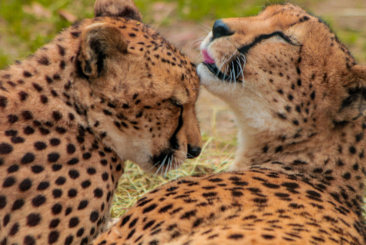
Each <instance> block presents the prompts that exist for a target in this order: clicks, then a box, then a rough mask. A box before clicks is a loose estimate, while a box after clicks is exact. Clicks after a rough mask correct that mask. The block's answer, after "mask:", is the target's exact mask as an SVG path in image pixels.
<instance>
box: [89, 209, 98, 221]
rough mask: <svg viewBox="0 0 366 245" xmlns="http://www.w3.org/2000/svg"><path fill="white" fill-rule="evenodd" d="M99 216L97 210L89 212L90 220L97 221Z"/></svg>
mask: <svg viewBox="0 0 366 245" xmlns="http://www.w3.org/2000/svg"><path fill="white" fill-rule="evenodd" d="M98 218H99V212H98V211H93V212H92V213H91V214H90V221H91V222H93V223H94V222H95V221H97V220H98Z"/></svg>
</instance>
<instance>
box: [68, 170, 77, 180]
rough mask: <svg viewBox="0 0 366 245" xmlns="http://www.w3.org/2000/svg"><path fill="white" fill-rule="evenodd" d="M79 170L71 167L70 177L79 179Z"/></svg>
mask: <svg viewBox="0 0 366 245" xmlns="http://www.w3.org/2000/svg"><path fill="white" fill-rule="evenodd" d="M79 175H80V174H79V171H77V170H75V169H71V170H70V171H69V176H70V178H72V179H77V178H78V177H79Z"/></svg>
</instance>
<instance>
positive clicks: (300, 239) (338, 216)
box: [94, 4, 366, 245]
mask: <svg viewBox="0 0 366 245" xmlns="http://www.w3.org/2000/svg"><path fill="white" fill-rule="evenodd" d="M201 50H202V55H203V59H204V62H203V63H202V64H199V66H198V74H199V77H200V79H201V83H202V84H203V85H204V86H205V87H206V88H207V89H208V90H209V91H210V92H211V93H213V94H215V95H217V96H218V97H220V98H221V99H223V100H224V101H226V102H227V103H228V104H229V105H230V107H231V108H232V110H233V111H234V113H235V115H236V118H237V123H238V127H239V131H240V132H239V142H240V145H239V147H238V151H237V154H236V158H235V161H234V162H233V164H232V165H231V168H230V171H229V172H226V173H220V174H216V175H206V176H198V177H187V178H181V179H178V180H175V181H172V182H170V183H168V184H166V185H164V186H161V187H159V188H157V189H156V190H153V191H152V192H150V193H149V194H147V195H146V196H144V197H143V198H142V199H140V200H139V201H138V202H137V204H136V205H135V206H134V207H132V208H131V209H130V210H129V211H128V212H127V213H126V214H125V215H124V216H123V217H122V218H121V220H120V221H119V222H118V223H117V224H116V225H115V226H114V227H112V229H111V230H109V231H108V232H106V233H104V234H102V235H101V236H99V237H98V238H97V239H96V240H95V242H94V244H98V245H99V244H126V245H127V244H139V245H140V244H141V245H145V244H169V245H178V244H179V245H182V244H185V245H206V244H207V245H208V244H210V245H213V244H218V245H221V244H225V245H228V244H230V245H231V244H241V245H242V244H248V245H249V244H251V245H254V244H258V245H259V244H260V245H280V244H281V245H284V244H293V245H310V244H312V245H316V244H319V245H320V244H328V245H331V244H332V245H340V244H348V245H349V244H352V245H361V244H366V228H365V227H366V226H365V219H364V218H363V214H362V207H363V205H364V203H363V200H362V199H363V195H364V192H365V185H364V183H365V175H366V159H365V147H366V137H365V129H366V120H365V108H366V107H365V106H366V100H365V99H366V92H365V91H366V90H365V85H366V67H364V66H360V65H358V64H356V63H355V60H354V59H353V57H352V56H351V54H350V53H349V51H348V50H347V49H346V48H345V46H344V45H343V44H341V43H340V41H339V40H338V39H337V38H336V36H335V35H334V34H333V33H332V32H331V31H330V29H329V28H328V27H327V25H325V24H324V23H323V22H322V21H321V20H320V19H318V18H316V17H313V16H311V15H310V14H308V13H307V12H305V11H304V10H303V9H301V8H300V7H297V6H294V5H291V4H285V5H270V6H268V7H267V8H265V9H264V10H263V11H262V12H261V13H260V14H259V15H257V16H254V17H248V18H229V19H222V20H217V21H216V22H215V24H214V26H213V29H212V33H210V34H209V35H208V36H207V38H206V39H205V40H204V41H203V43H202V45H201Z"/></svg>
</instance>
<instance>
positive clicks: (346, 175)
mask: <svg viewBox="0 0 366 245" xmlns="http://www.w3.org/2000/svg"><path fill="white" fill-rule="evenodd" d="M342 177H343V179H345V180H350V179H351V174H350V173H349V172H347V173H345V174H343V175H342Z"/></svg>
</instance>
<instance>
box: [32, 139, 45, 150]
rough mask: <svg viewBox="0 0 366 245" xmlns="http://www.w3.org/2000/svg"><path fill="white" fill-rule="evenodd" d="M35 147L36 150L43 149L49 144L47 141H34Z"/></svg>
mask: <svg viewBox="0 0 366 245" xmlns="http://www.w3.org/2000/svg"><path fill="white" fill-rule="evenodd" d="M34 147H35V148H36V150H38V151H41V150H44V149H46V148H47V145H46V143H44V142H40V141H39V142H36V143H34Z"/></svg>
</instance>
